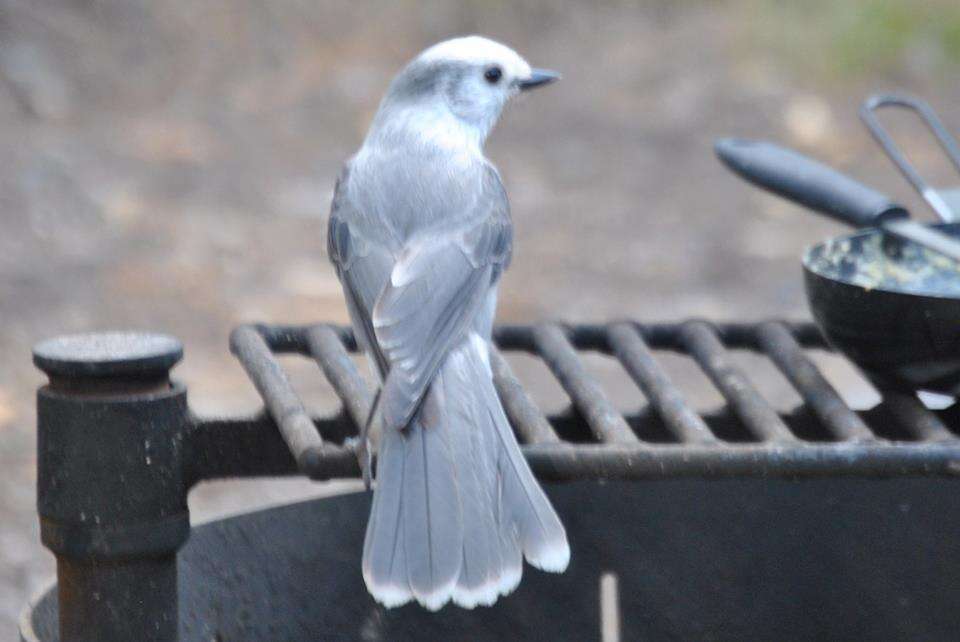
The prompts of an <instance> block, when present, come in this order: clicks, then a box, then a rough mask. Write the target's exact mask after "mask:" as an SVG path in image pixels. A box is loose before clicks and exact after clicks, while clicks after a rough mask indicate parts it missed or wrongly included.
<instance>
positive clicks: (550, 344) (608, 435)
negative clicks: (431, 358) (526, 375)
mask: <svg viewBox="0 0 960 642" xmlns="http://www.w3.org/2000/svg"><path fill="white" fill-rule="evenodd" d="M533 341H534V344H535V346H536V348H537V353H538V354H539V355H540V357H541V358H542V359H543V361H544V363H546V364H547V367H548V368H550V371H551V372H553V374H554V376H555V377H556V378H557V380H558V381H559V382H560V385H561V386H563V389H564V390H566V391H567V394H568V395H569V396H570V399H571V401H573V404H574V406H576V408H577V410H579V411H580V413H581V414H582V415H583V417H584V419H585V420H586V422H587V425H589V426H590V429H591V430H592V431H593V434H594V435H595V436H596V437H597V439H599V440H600V441H602V442H611V443H639V442H640V439H639V438H638V437H637V436H636V435H635V434H634V433H633V431H632V430H630V426H628V425H627V422H626V420H625V419H624V418H623V415H621V414H620V412H619V411H618V410H617V409H616V408H615V407H614V405H613V403H611V402H610V400H609V399H608V398H607V395H606V393H605V392H604V391H603V388H602V387H601V386H600V384H599V383H598V382H597V381H596V380H595V379H594V378H593V377H592V376H590V374H589V373H588V372H587V370H586V368H584V366H583V362H581V361H580V357H578V356H577V352H576V350H574V348H573V345H572V344H571V343H570V340H569V339H568V338H567V335H566V333H565V332H564V330H563V328H561V327H560V326H558V325H556V324H552V323H544V324H540V325H538V326H536V327H535V328H534V330H533Z"/></svg>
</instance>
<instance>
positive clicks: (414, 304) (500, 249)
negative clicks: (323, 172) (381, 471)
mask: <svg viewBox="0 0 960 642" xmlns="http://www.w3.org/2000/svg"><path fill="white" fill-rule="evenodd" d="M335 209H336V208H335ZM472 209H473V211H471V212H451V213H450V216H449V220H460V221H464V223H463V224H462V225H457V226H452V227H451V226H442V227H439V228H438V229H437V230H436V231H434V230H431V229H426V230H423V231H421V232H420V233H417V234H414V235H413V236H412V238H411V239H410V240H409V241H408V242H407V243H406V244H405V245H404V246H403V247H402V248H401V250H400V252H399V253H398V254H397V255H396V258H395V260H394V262H393V264H392V266H390V267H389V273H388V278H386V280H385V283H384V284H383V285H382V290H381V291H380V293H379V295H378V296H377V297H376V302H375V303H374V304H373V305H372V306H368V305H367V304H369V301H370V298H369V288H370V277H368V276H364V275H363V273H364V272H365V271H369V270H370V269H371V268H372V265H371V263H380V261H381V260H382V259H378V258H377V253H378V248H377V247H376V246H375V244H371V243H370V242H369V239H364V238H363V232H362V231H361V230H360V229H359V228H360V227H361V226H356V225H352V224H351V223H350V222H349V221H346V222H344V221H343V220H342V219H340V221H339V222H334V219H337V218H338V217H337V216H336V214H334V215H333V216H332V217H331V227H330V244H331V246H330V250H331V257H332V258H333V260H334V263H335V264H336V265H337V266H338V270H339V271H340V275H341V280H343V282H344V286H345V290H346V291H347V297H348V300H349V299H350V298H351V297H353V298H354V299H355V305H356V306H357V307H358V308H359V310H357V312H358V314H359V316H361V317H363V325H364V330H363V331H364V333H365V334H367V336H366V337H365V339H366V340H367V341H370V342H371V343H372V345H371V346H370V347H372V348H373V349H374V350H375V351H376V353H377V354H378V355H379V357H378V359H381V360H383V362H384V363H385V365H386V366H387V369H388V373H387V376H386V378H385V381H384V384H383V390H382V393H381V398H380V408H381V411H382V416H383V419H384V426H385V427H390V428H402V427H404V426H405V425H406V424H407V423H408V422H409V420H410V418H411V417H412V416H413V413H414V412H415V411H416V409H417V407H418V406H419V404H420V402H421V400H422V399H423V396H424V395H425V394H426V391H427V388H428V387H429V385H430V382H431V381H432V380H433V377H434V375H435V374H436V372H437V369H438V368H439V367H440V364H441V363H442V360H443V358H444V357H445V356H446V354H447V352H448V351H449V350H450V348H451V347H453V346H454V345H455V344H456V343H457V342H458V341H460V340H461V339H462V338H463V337H464V335H465V333H466V331H467V329H468V328H469V326H470V324H471V323H472V322H473V320H474V317H475V316H476V313H477V311H478V310H479V308H480V307H481V305H482V304H483V302H484V301H485V299H486V295H487V294H488V292H489V289H490V287H491V285H492V284H493V283H494V282H495V281H496V279H497V278H499V276H500V273H501V272H502V271H503V269H505V267H506V265H507V264H508V262H509V260H510V250H511V241H512V228H511V224H510V214H509V206H508V204H507V200H506V195H505V193H504V191H503V187H502V185H501V183H500V179H499V176H497V174H496V171H495V170H493V169H492V168H489V170H488V171H487V174H486V176H485V180H484V181H482V190H481V193H480V194H478V197H477V198H476V199H475V200H474V204H473V208H472ZM361 254H362V255H363V256H360V255H361ZM374 269H375V268H374ZM357 290H364V291H363V292H357ZM351 292H353V294H351Z"/></svg>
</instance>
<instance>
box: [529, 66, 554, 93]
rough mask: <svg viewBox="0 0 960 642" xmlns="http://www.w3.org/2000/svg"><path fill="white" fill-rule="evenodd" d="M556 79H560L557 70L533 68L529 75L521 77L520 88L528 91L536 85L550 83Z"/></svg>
mask: <svg viewBox="0 0 960 642" xmlns="http://www.w3.org/2000/svg"><path fill="white" fill-rule="evenodd" d="M555 80H560V74H558V73H557V72H555V71H550V70H549V69H531V70H530V75H529V76H528V77H526V78H521V79H520V82H519V85H520V90H521V91H526V90H528V89H533V88H534V87H540V86H541V85H549V84H550V83H552V82H553V81H555Z"/></svg>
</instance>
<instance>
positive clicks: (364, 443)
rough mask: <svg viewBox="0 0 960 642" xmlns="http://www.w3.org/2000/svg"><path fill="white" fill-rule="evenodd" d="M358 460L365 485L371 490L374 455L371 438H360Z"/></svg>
mask: <svg viewBox="0 0 960 642" xmlns="http://www.w3.org/2000/svg"><path fill="white" fill-rule="evenodd" d="M357 460H358V461H359V462H360V474H361V476H362V477H363V487H364V488H365V489H366V490H370V487H371V486H372V485H373V475H372V469H373V455H371V454H370V440H369V439H367V438H365V437H364V438H361V439H360V445H359V447H358V448H357Z"/></svg>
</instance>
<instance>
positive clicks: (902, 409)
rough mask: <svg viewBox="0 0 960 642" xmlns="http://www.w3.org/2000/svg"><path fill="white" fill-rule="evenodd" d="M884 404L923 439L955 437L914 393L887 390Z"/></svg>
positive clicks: (895, 416) (911, 432) (912, 431)
mask: <svg viewBox="0 0 960 642" xmlns="http://www.w3.org/2000/svg"><path fill="white" fill-rule="evenodd" d="M883 405H884V407H885V408H886V409H887V410H889V411H890V413H891V414H892V415H893V416H894V418H895V419H896V420H897V423H899V424H900V425H901V426H903V428H905V429H906V430H907V432H909V433H910V435H911V436H913V437H915V438H916V439H920V440H922V441H942V440H945V439H953V438H954V437H953V433H951V432H950V430H949V429H948V428H947V426H946V425H945V424H944V423H943V421H941V420H940V418H939V417H937V416H936V415H935V414H934V413H933V412H931V411H930V409H929V408H927V407H926V406H925V405H923V402H922V401H920V400H919V399H917V397H916V395H914V394H912V393H903V392H886V393H884V395H883Z"/></svg>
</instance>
